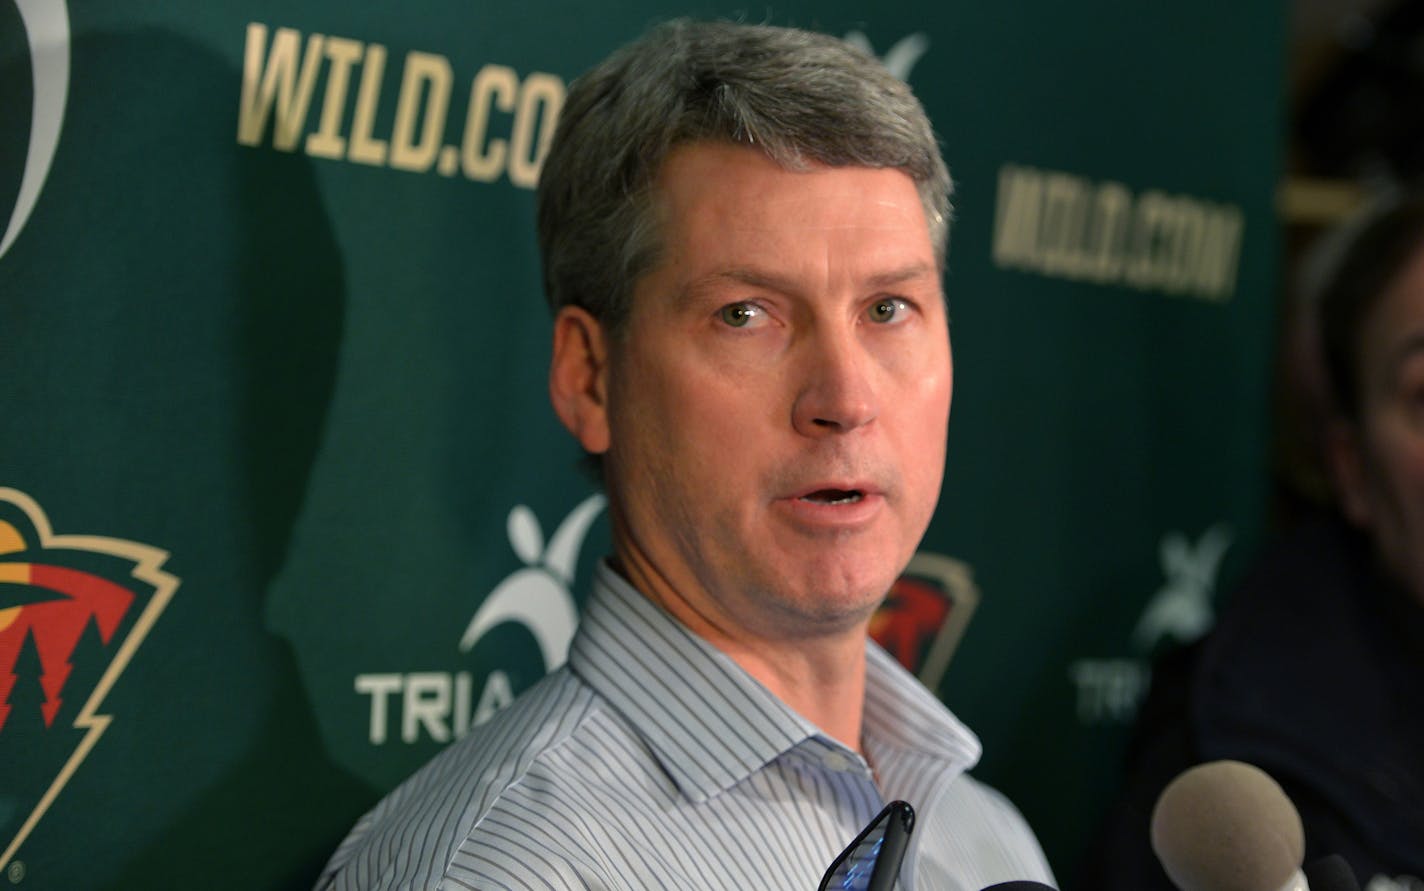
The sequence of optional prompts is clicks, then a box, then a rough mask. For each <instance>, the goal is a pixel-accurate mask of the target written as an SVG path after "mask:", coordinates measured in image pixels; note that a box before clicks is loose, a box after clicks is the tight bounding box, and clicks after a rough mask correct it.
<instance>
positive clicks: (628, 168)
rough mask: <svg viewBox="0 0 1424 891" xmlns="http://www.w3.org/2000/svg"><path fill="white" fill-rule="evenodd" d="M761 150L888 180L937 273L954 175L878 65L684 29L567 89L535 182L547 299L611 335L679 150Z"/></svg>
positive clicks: (653, 234)
mask: <svg viewBox="0 0 1424 891" xmlns="http://www.w3.org/2000/svg"><path fill="white" fill-rule="evenodd" d="M698 141H720V142H734V143H741V144H745V145H750V146H756V147H758V148H760V149H761V151H763V152H765V153H766V154H767V156H768V157H770V158H771V159H772V160H774V161H775V162H776V163H778V164H780V165H781V166H782V167H784V168H786V169H788V170H805V169H807V168H808V167H809V166H810V165H811V164H812V163H819V164H824V165H828V166H836V167H840V166H859V167H879V168H895V169H898V170H901V171H903V172H904V173H905V174H907V175H908V176H909V177H910V178H911V179H912V180H914V182H915V185H916V187H917V188H918V190H919V193H920V201H921V203H922V204H923V205H924V209H925V219H926V221H927V223H928V224H929V233H930V241H931V243H932V244H933V245H934V250H935V259H936V260H937V262H938V263H939V266H940V268H941V269H943V268H944V260H945V252H946V250H947V246H948V235H949V215H950V206H949V196H950V191H951V188H952V185H951V183H950V179H949V171H948V170H947V169H946V168H945V164H944V159H943V158H942V157H941V156H940V151H939V145H938V143H937V142H936V141H935V135H934V130H933V129H932V128H931V126H930V122H929V119H928V117H926V115H925V111H924V108H923V107H922V106H921V105H920V102H919V100H917V99H916V98H915V96H914V94H913V93H911V92H910V88H909V87H908V86H906V85H905V84H904V82H902V81H901V80H900V79H899V78H897V77H895V76H894V75H893V74H891V73H890V72H889V71H888V70H886V68H885V67H884V66H883V65H881V64H880V63H879V62H878V61H877V60H876V59H875V58H874V57H872V56H870V55H867V54H866V53H864V52H862V51H861V50H859V49H857V48H855V47H852V46H851V45H850V44H848V43H846V42H845V41H843V40H838V39H836V38H834V37H830V36H827V35H824V34H816V33H813V32H809V31H800V30H795V29H791V28H777V27H771V26H768V25H743V24H734V23H730V22H693V21H689V20H686V19H679V20H675V21H671V22H667V23H665V24H663V25H659V26H657V27H655V28H653V29H652V30H651V31H649V32H648V33H647V34H646V35H644V36H643V37H642V38H641V39H639V40H637V41H635V42H633V43H631V44H628V45H627V46H624V47H622V48H621V49H619V50H617V51H616V52H614V53H613V54H612V55H611V56H609V57H608V58H607V59H605V60H604V61H603V62H602V63H600V64H599V65H597V66H596V67H594V68H593V69H592V70H590V71H589V72H588V73H586V74H584V75H583V76H582V77H579V78H578V79H577V80H575V81H574V82H573V83H572V84H571V85H570V87H569V93H568V98H567V100H566V102H565V104H564V107H563V111H562V112H561V114H560V118H559V123H558V128H557V129H556V131H555V133H554V141H553V146H552V147H551V149H550V151H549V155H548V157H547V158H546V159H545V161H544V167H543V172H542V175H541V176H540V179H539V193H538V203H539V247H540V250H541V252H542V254H543V261H544V289H545V293H546V295H547V297H548V300H549V305H550V306H551V307H552V308H553V309H554V310H556V311H557V310H558V309H559V308H560V307H563V306H567V305H570V304H573V305H575V306H580V307H583V308H584V309H586V310H588V311H589V312H590V313H591V314H592V315H593V316H595V317H596V318H598V319H600V320H601V321H602V322H603V324H604V325H605V326H606V327H608V329H609V330H610V331H614V332H616V331H618V330H619V329H620V327H621V325H622V323H623V322H624V321H625V320H626V318H627V315H628V311H629V304H630V300H631V295H632V291H633V285H634V283H635V282H636V281H637V280H638V278H639V277H640V276H642V275H643V274H644V273H646V272H647V271H648V270H649V269H651V268H652V267H653V266H654V265H655V263H656V261H657V257H658V252H659V245H658V232H657V224H656V220H655V216H654V213H653V207H652V202H653V195H652V186H653V182H654V180H655V179H656V178H657V175H658V171H659V168H660V167H661V166H662V163H663V161H664V159H665V158H666V157H667V156H668V153H669V152H670V151H671V150H672V149H673V148H674V147H676V146H678V145H681V144H683V143H689V142H698Z"/></svg>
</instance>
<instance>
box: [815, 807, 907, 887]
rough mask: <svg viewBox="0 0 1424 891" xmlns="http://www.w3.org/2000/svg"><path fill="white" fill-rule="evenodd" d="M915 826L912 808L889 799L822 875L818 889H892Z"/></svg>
mask: <svg viewBox="0 0 1424 891" xmlns="http://www.w3.org/2000/svg"><path fill="white" fill-rule="evenodd" d="M914 828H915V809H914V808H912V807H910V805H909V804H908V803H906V802H903V801H892V802H890V803H889V804H887V805H885V809H884V810H882V811H881V812H880V813H878V814H876V815H875V818H874V819H873V820H871V821H870V823H869V825H867V826H866V827H865V828H864V829H862V830H861V831H860V834H859V835H857V836H856V837H855V838H854V839H853V840H852V841H851V843H850V845H849V846H848V847H847V848H846V849H845V850H844V851H842V852H841V853H840V856H839V857H837V858H836V859H835V860H834V861H833V862H832V863H831V867H830V869H828V870H826V874H825V875H824V876H822V877H821V884H820V887H819V891H891V889H892V888H894V887H895V879H896V878H898V877H899V875H900V862H901V861H902V860H904V859H905V849H906V848H907V847H909V844H910V833H911V832H912V831H913V830H914Z"/></svg>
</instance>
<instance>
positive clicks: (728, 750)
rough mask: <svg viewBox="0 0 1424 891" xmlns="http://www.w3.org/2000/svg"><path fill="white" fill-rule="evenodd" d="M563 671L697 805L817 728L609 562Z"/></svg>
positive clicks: (586, 608)
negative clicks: (595, 697) (603, 703)
mask: <svg viewBox="0 0 1424 891" xmlns="http://www.w3.org/2000/svg"><path fill="white" fill-rule="evenodd" d="M569 668H570V669H572V670H573V671H574V672H575V673H576V674H577V675H579V677H580V678H582V679H583V680H584V681H585V682H586V683H588V685H589V686H590V687H592V688H593V689H594V690H596V691H597V692H598V693H599V694H600V695H601V696H603V697H604V698H605V699H606V700H607V701H608V702H609V704H610V705H611V706H613V708H615V709H616V710H617V711H618V712H620V713H621V714H622V715H623V717H624V718H626V719H627V720H628V722H629V723H630V724H631V725H632V726H633V728H634V730H635V731H636V732H637V733H638V734H639V735H640V736H642V738H643V740H644V741H645V742H646V743H647V744H648V747H649V748H650V749H651V750H652V752H653V754H654V756H655V757H656V758H657V759H658V761H659V763H660V764H661V765H662V767H663V770H664V771H666V772H667V774H668V776H669V777H671V778H672V780H673V782H674V783H676V784H677V786H678V788H679V789H680V790H681V791H682V793H683V794H684V795H686V796H687V797H688V798H689V799H691V800H693V801H699V802H700V801H704V800H706V799H708V798H711V797H712V796H714V795H716V794H717V793H719V792H722V791H724V790H726V789H728V788H730V787H732V786H733V785H735V784H736V783H738V782H740V781H741V780H743V779H745V778H747V777H748V776H750V775H751V774H753V773H755V772H756V771H758V770H760V769H761V768H762V767H764V766H765V765H766V764H768V763H769V762H771V761H772V760H774V759H775V758H777V757H778V756H779V755H781V754H782V753H783V752H785V751H787V750H789V749H791V748H792V747H793V746H795V745H797V744H798V743H800V742H802V741H803V740H805V739H807V738H808V737H812V736H815V735H817V734H818V733H819V731H818V730H817V728H816V727H815V726H814V725H813V724H811V722H809V721H807V720H806V719H805V718H803V717H801V716H800V715H798V714H797V713H796V712H795V711H794V710H793V709H791V708H790V707H789V706H787V705H786V704H785V703H784V702H782V701H781V700H780V699H778V698H777V697H776V696H774V695H773V694H772V693H771V691H769V690H767V689H766V688H765V687H764V686H762V685H761V684H760V683H759V682H758V681H756V680H755V679H754V678H752V677H751V675H749V674H747V672H746V671H745V670H743V669H742V668H741V667H740V666H739V665H737V664H736V663H735V662H734V661H733V660H732V658H731V657H730V656H728V655H727V654H725V653H723V652H721V651H720V650H718V649H716V648H715V647H713V646H712V645H711V644H709V643H708V642H707V641H705V640H703V639H702V638H700V637H698V636H697V635H695V634H693V633H692V632H691V631H689V630H688V629H687V628H686V627H685V626H684V625H683V624H682V623H681V622H679V621H677V620H676V619H674V618H673V617H672V616H671V615H669V614H668V613H667V612H666V611H665V610H663V609H662V607H660V606H658V605H657V604H655V603H653V602H652V601H651V600H649V599H648V598H647V597H644V596H643V595H642V594H640V593H639V592H638V591H637V590H636V589H634V588H633V586H632V585H630V584H628V582H627V581H625V580H624V579H623V578H622V577H621V576H619V575H618V574H617V573H616V572H614V571H613V569H612V568H611V567H609V566H608V564H607V563H606V562H604V563H600V564H599V565H598V568H597V569H596V571H595V573H594V578H593V587H592V591H591V592H590V594H589V598H588V601H587V602H586V603H585V605H584V613H583V618H582V620H581V621H580V623H579V630H578V632H577V634H575V636H574V640H573V643H572V644H571V645H570V647H569Z"/></svg>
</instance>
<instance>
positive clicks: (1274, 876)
mask: <svg viewBox="0 0 1424 891" xmlns="http://www.w3.org/2000/svg"><path fill="white" fill-rule="evenodd" d="M1152 850H1153V852H1154V853H1156V855H1157V859H1158V860H1160V861H1162V868H1163V869H1164V870H1166V872H1167V876H1168V877H1169V878H1171V880H1172V883H1173V884H1175V885H1176V886H1177V887H1178V888H1180V889H1182V891H1308V889H1309V887H1310V886H1309V885H1307V884H1306V879H1305V875H1304V873H1302V872H1301V862H1302V861H1303V860H1304V859H1305V831H1304V829H1303V828H1302V826H1301V822H1300V814H1299V813H1298V812H1297V811H1296V809H1295V805H1293V804H1291V802H1290V799H1289V798H1287V797H1286V793H1285V792H1284V791H1282V789H1281V787H1280V785H1279V784H1278V783H1277V782H1276V781H1275V780H1273V779H1271V778H1270V777H1269V776H1267V775H1266V772H1265V771H1263V770H1261V769H1260V768H1259V767H1253V766H1252V765H1250V764H1245V763H1242V762H1240V761H1213V762H1211V763H1209V764H1202V765H1198V766H1197V767H1193V768H1191V769H1190V770H1187V771H1185V772H1184V773H1182V774H1181V775H1180V776H1178V777H1177V778H1176V779H1175V780H1173V781H1172V782H1171V783H1168V784H1167V788H1166V789H1164V790H1162V795H1161V797H1159V798H1158V799H1157V805H1156V807H1154V808H1153V809H1152Z"/></svg>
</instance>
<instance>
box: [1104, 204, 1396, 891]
mask: <svg viewBox="0 0 1424 891" xmlns="http://www.w3.org/2000/svg"><path fill="white" fill-rule="evenodd" d="M1312 267H1313V268H1314V269H1316V271H1317V273H1318V276H1319V277H1318V278H1317V279H1316V285H1317V286H1316V287H1315V288H1314V289H1312V291H1311V292H1310V293H1309V294H1308V295H1306V297H1305V302H1304V304H1303V305H1304V306H1305V307H1306V308H1307V309H1308V310H1309V311H1307V312H1304V313H1302V314H1300V315H1299V316H1298V320H1299V322H1300V323H1301V324H1302V325H1303V326H1304V328H1303V331H1304V332H1305V336H1304V337H1303V339H1302V340H1301V341H1298V342H1299V343H1302V344H1306V345H1307V348H1306V349H1303V350H1301V351H1300V352H1298V353H1297V354H1296V355H1298V356H1300V357H1303V359H1304V360H1305V361H1306V362H1307V365H1306V366H1305V367H1303V368H1302V369H1301V373H1300V374H1299V375H1298V376H1297V378H1296V380H1297V381H1299V382H1302V383H1303V384H1305V385H1306V386H1307V387H1309V386H1310V384H1311V383H1312V382H1314V383H1317V384H1320V385H1321V386H1318V387H1314V388H1312V391H1311V392H1307V394H1306V397H1305V398H1306V399H1311V398H1313V399H1315V400H1316V405H1317V408H1316V410H1315V412H1314V414H1315V416H1316V417H1317V418H1318V419H1319V424H1320V429H1319V431H1318V433H1319V435H1318V436H1317V437H1316V438H1315V440H1314V441H1315V442H1317V443H1318V444H1319V445H1320V452H1319V458H1320V459H1321V467H1322V468H1323V469H1324V470H1325V472H1326V473H1327V475H1328V479H1329V480H1330V481H1331V483H1332V489H1331V491H1332V492H1333V494H1334V497H1333V498H1332V499H1331V500H1330V501H1329V502H1328V503H1326V504H1323V505H1321V506H1319V507H1318V508H1314V509H1310V508H1306V507H1301V506H1300V505H1305V504H1307V503H1308V499H1306V498H1304V497H1302V498H1301V499H1300V501H1299V505H1298V506H1297V510H1296V514H1297V515H1296V517H1295V518H1294V519H1293V520H1292V521H1291V522H1289V523H1288V524H1287V528H1286V531H1284V532H1283V533H1282V534H1281V535H1280V536H1279V537H1278V539H1277V541H1276V542H1275V543H1274V544H1273V545H1272V546H1271V547H1269V548H1267V549H1266V551H1265V552H1264V554H1263V555H1262V556H1261V557H1260V559H1259V560H1258V562H1257V564H1256V565H1255V566H1254V567H1253V569H1252V570H1251V571H1249V572H1248V573H1247V574H1246V576H1245V578H1244V580H1243V582H1242V584H1241V586H1240V587H1239V588H1238V589H1237V590H1236V591H1235V592H1234V594H1232V595H1231V596H1230V597H1229V599H1228V605H1227V606H1226V608H1225V609H1224V611H1223V613H1222V615H1221V618H1220V621H1219V622H1218V624H1217V626H1216V628H1215V629H1214V630H1213V631H1212V632H1211V634H1209V635H1208V636H1207V637H1206V638H1204V639H1203V640H1201V641H1199V642H1198V643H1196V644H1195V645H1193V646H1190V647H1187V648H1185V649H1183V650H1179V651H1177V652H1175V653H1171V654H1169V655H1168V656H1166V657H1165V658H1164V659H1163V660H1161V662H1160V663H1159V665H1158V666H1157V669H1156V672H1155V675H1154V680H1153V687H1152V691H1151V693H1150V694H1149V697H1148V700H1147V702H1146V703H1145V704H1144V706H1143V709H1142V712H1141V714H1140V717H1139V723H1138V727H1137V732H1136V736H1135V738H1134V741H1133V744H1132V746H1131V748H1130V752H1129V767H1128V779H1127V784H1126V787H1125V792H1124V795H1123V797H1122V799H1121V801H1120V802H1119V804H1118V806H1117V807H1116V809H1115V810H1114V811H1113V813H1112V816H1111V817H1110V819H1109V822H1108V827H1107V830H1106V831H1105V834H1104V837H1103V839H1102V841H1101V844H1100V845H1099V849H1098V851H1097V853H1096V854H1095V855H1094V856H1092V857H1090V859H1089V863H1088V866H1087V870H1086V872H1085V874H1084V878H1083V881H1082V883H1081V887H1084V888H1095V889H1096V888H1102V889H1132V891H1144V889H1153V888H1167V889H1170V888H1172V885H1171V883H1170V882H1169V881H1168V879H1167V877H1166V875H1165V874H1164V873H1163V871H1162V869H1161V867H1160V866H1159V865H1158V863H1157V859H1156V857H1155V856H1154V855H1153V853H1152V851H1151V850H1150V847H1149V843H1148V834H1147V826H1148V823H1149V819H1150V815H1151V811H1152V806H1153V804H1154V802H1155V801H1156V799H1157V796H1158V795H1159V794H1160V793H1161V790H1162V788H1163V787H1164V786H1165V785H1166V784H1167V783H1168V782H1169V781H1170V780H1171V779H1172V778H1173V777H1174V776H1176V775H1177V774H1178V773H1179V772H1180V771H1181V770H1183V769H1185V768H1187V767H1188V766H1190V765H1192V764H1196V763H1198V762H1203V761H1211V760H1215V759H1222V758H1231V759H1238V760H1242V761H1247V762H1250V763H1253V764H1256V765H1258V766H1260V767H1262V768H1264V769H1265V770H1266V771H1267V772H1268V773H1270V774H1271V775H1272V776H1273V777H1275V778H1276V779H1277V780H1278V781H1279V782H1280V783H1281V785H1282V786H1283V787H1284V788H1285V790H1286V792H1287V794H1288V795H1289V796H1290V798H1291V799H1292V801H1294V802H1295V804H1296V806H1297V808H1298V809H1299V810H1300V813H1301V817H1302V820H1303V822H1304V826H1305V835H1306V859H1307V861H1309V860H1311V859H1313V858H1318V857H1322V856H1326V855H1329V854H1340V855H1343V856H1344V857H1345V858H1346V859H1347V860H1348V861H1349V862H1350V864H1351V866H1352V867H1353V868H1354V870H1355V872H1356V873H1357V875H1358V877H1359V879H1360V881H1361V884H1362V886H1365V885H1366V884H1367V883H1372V884H1370V885H1369V887H1371V888H1375V889H1380V888H1389V887H1409V882H1410V880H1411V879H1416V880H1417V878H1418V877H1421V876H1424V197H1421V196H1419V195H1417V194H1416V195H1410V196H1407V197H1403V198H1396V199H1393V200H1390V201H1388V202H1387V203H1386V204H1385V206H1383V207H1382V208H1379V209H1376V210H1374V211H1372V212H1370V213H1369V214H1368V215H1367V216H1366V217H1365V218H1364V219H1362V220H1360V221H1358V222H1356V223H1354V224H1353V225H1351V226H1349V227H1348V228H1347V229H1345V230H1343V231H1342V232H1339V233H1336V234H1335V235H1334V236H1333V237H1332V238H1330V239H1329V240H1328V241H1327V243H1326V244H1325V245H1324V247H1323V248H1322V249H1321V252H1320V259H1319V260H1318V261H1317V262H1316V263H1315V264H1312ZM1312 342H1313V344H1314V348H1313V349H1312V348H1309V346H1308V345H1309V344H1311V343H1312Z"/></svg>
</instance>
